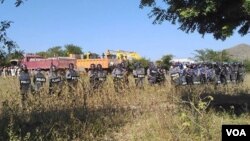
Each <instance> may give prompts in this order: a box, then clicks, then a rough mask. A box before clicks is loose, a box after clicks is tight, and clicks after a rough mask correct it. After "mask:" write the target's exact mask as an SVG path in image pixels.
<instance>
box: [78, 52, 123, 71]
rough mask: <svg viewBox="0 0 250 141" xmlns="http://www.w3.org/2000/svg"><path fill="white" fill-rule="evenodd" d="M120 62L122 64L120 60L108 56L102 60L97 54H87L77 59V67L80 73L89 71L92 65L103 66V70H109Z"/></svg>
mask: <svg viewBox="0 0 250 141" xmlns="http://www.w3.org/2000/svg"><path fill="white" fill-rule="evenodd" d="M118 62H120V61H119V60H118V59H116V58H112V57H109V56H107V55H104V56H103V57H102V58H101V57H100V56H99V55H97V54H95V53H87V54H85V55H83V56H81V59H76V66H77V69H78V70H79V71H88V70H89V68H90V65H91V64H95V65H97V64H101V65H102V68H103V69H106V70H109V69H110V68H112V67H113V66H114V64H116V63H118Z"/></svg>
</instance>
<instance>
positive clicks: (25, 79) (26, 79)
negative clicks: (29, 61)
mask: <svg viewBox="0 0 250 141" xmlns="http://www.w3.org/2000/svg"><path fill="white" fill-rule="evenodd" d="M19 82H20V93H21V96H22V99H21V100H22V106H23V108H24V109H26V108H27V98H28V94H29V93H30V90H31V79H30V75H29V72H28V69H27V66H26V65H24V64H23V65H21V72H20V76H19Z"/></svg>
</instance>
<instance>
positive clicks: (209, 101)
mask: <svg viewBox="0 0 250 141" xmlns="http://www.w3.org/2000/svg"><path fill="white" fill-rule="evenodd" d="M168 80H169V79H168ZM249 82H250V79H249V77H247V80H246V82H245V83H244V84H242V85H227V86H218V87H215V86H213V85H205V86H200V85H199V86H186V87H173V86H171V85H170V84H169V82H167V83H166V85H165V86H153V87H152V86H149V85H144V86H145V87H144V89H142V90H141V89H137V88H135V85H134V81H133V78H132V77H131V78H130V84H129V88H128V89H127V90H126V91H123V92H122V93H116V92H115V90H114V87H113V82H112V79H111V78H108V80H107V82H106V83H105V85H104V88H103V89H102V90H94V91H93V90H91V88H90V86H89V83H88V79H87V78H86V77H83V78H82V79H81V81H80V83H79V84H78V89H77V90H76V91H75V93H69V92H68V87H67V86H66V85H64V87H63V89H62V90H63V92H62V94H61V95H60V96H59V97H58V96H57V95H53V96H50V95H48V94H47V93H48V91H47V90H46V88H45V90H44V91H43V92H41V94H40V96H38V95H29V99H28V108H27V110H25V111H24V110H23V109H22V107H21V101H20V99H21V97H20V95H19V91H18V82H17V80H16V79H15V78H4V79H2V78H1V80H0V86H1V87H0V102H1V103H2V104H1V106H0V112H1V113H0V140H32V141H33V140H220V139H221V137H220V136H221V135H220V133H221V131H220V130H221V125H222V124H227V123H231V124H234V123H235V124H243V123H245V124H249V123H250V120H249V119H250V118H249V111H248V108H249V106H248V104H250V103H249V102H250V100H249V95H248V94H249V86H250V85H249ZM46 87H47V86H46Z"/></svg>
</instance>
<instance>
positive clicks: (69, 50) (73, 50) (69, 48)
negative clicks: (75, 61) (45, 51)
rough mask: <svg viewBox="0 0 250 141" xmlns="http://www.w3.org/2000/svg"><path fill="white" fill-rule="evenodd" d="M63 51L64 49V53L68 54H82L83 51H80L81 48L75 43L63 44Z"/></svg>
mask: <svg viewBox="0 0 250 141" xmlns="http://www.w3.org/2000/svg"><path fill="white" fill-rule="evenodd" d="M64 47H65V51H66V54H67V55H69V54H82V53H83V51H82V48H81V47H79V46H77V45H73V44H68V45H65V46H64Z"/></svg>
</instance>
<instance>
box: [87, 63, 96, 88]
mask: <svg viewBox="0 0 250 141" xmlns="http://www.w3.org/2000/svg"><path fill="white" fill-rule="evenodd" d="M88 76H89V82H90V85H91V88H92V89H96V88H97V81H98V77H97V71H96V65H95V64H91V65H90V69H89V71H88Z"/></svg>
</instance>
